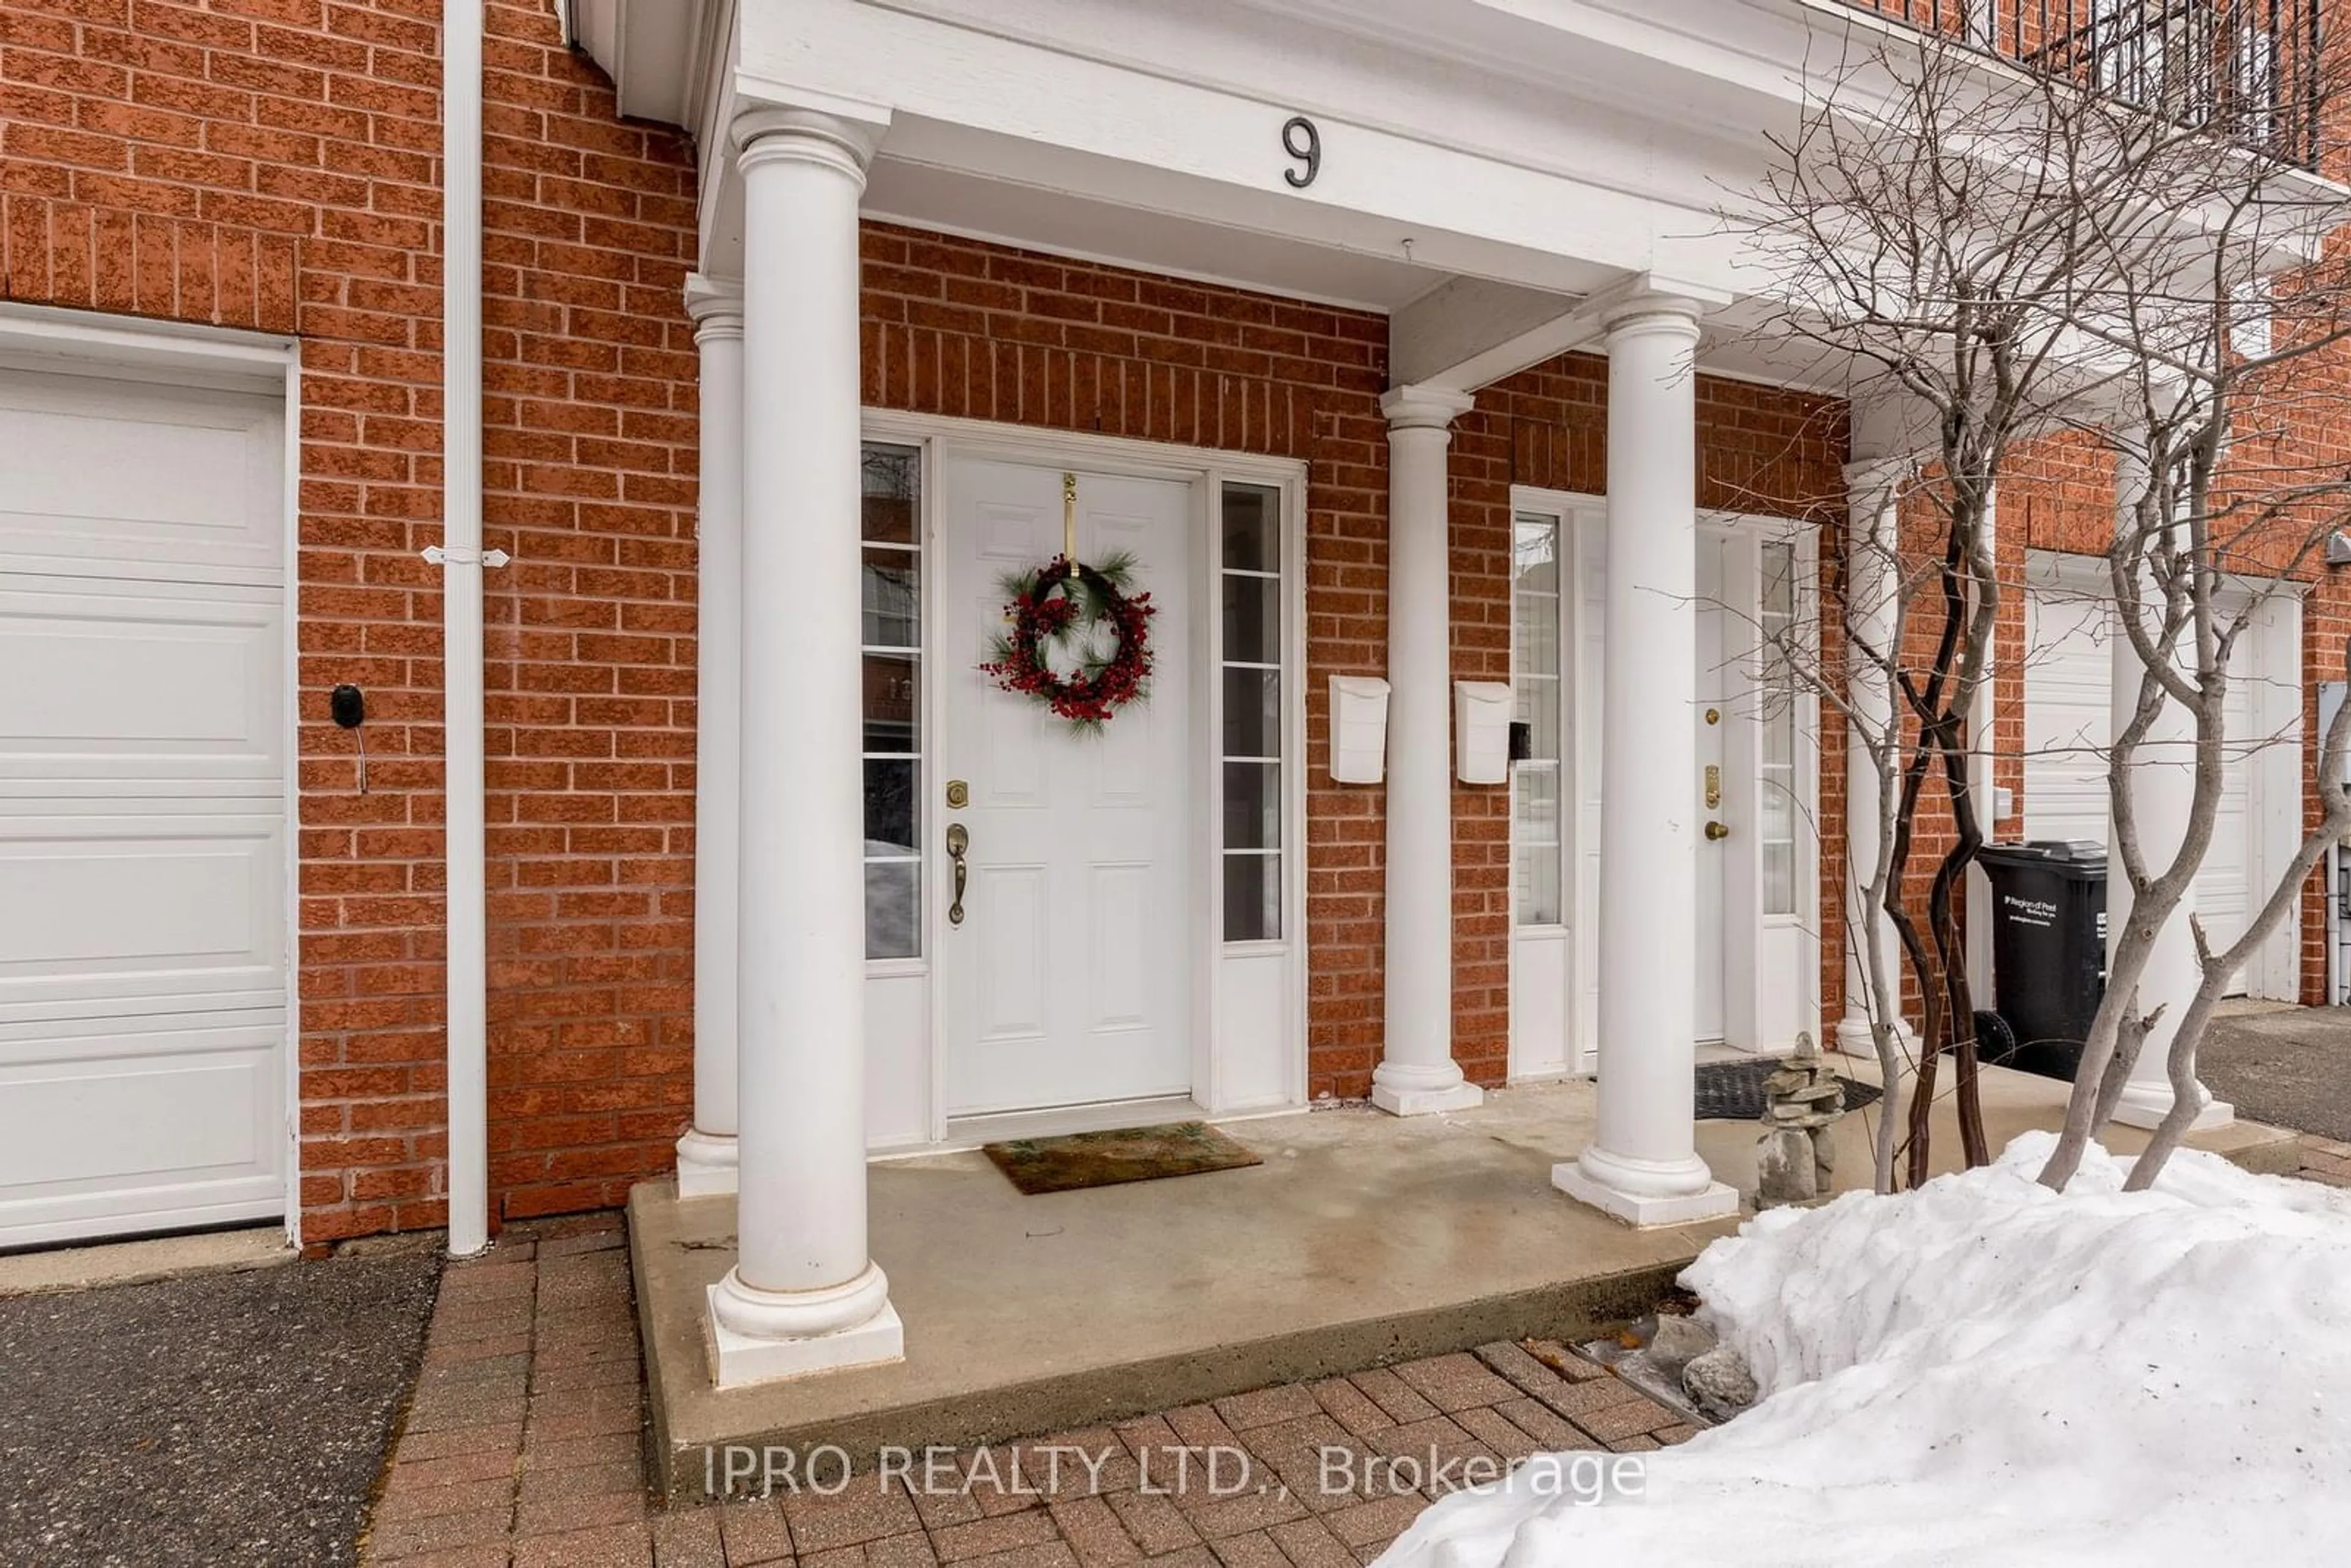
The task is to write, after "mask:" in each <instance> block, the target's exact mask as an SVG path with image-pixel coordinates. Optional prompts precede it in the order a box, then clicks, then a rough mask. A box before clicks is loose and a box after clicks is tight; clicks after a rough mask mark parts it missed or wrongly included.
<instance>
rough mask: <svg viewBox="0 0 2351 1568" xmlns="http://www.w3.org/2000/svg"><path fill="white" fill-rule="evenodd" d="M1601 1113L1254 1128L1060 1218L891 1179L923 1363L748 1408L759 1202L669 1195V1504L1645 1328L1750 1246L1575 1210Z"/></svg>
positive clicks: (996, 1177)
mask: <svg viewBox="0 0 2351 1568" xmlns="http://www.w3.org/2000/svg"><path fill="white" fill-rule="evenodd" d="M1590 1110H1591V1089H1590V1086H1589V1085H1582V1084H1578V1085H1559V1086H1550V1087H1544V1088H1537V1089H1526V1090H1513V1091H1509V1092H1499V1093H1495V1094H1491V1095H1489V1096H1488V1097H1487V1100H1486V1103H1485V1104H1483V1105H1480V1106H1479V1107H1476V1108H1474V1109H1471V1110H1468V1111H1462V1112H1456V1113H1440V1114H1437V1115H1431V1116H1424V1117H1413V1118H1398V1117H1394V1116H1390V1115H1387V1114H1385V1113H1382V1112H1378V1111H1374V1110H1372V1109H1370V1108H1368V1107H1360V1106H1351V1107H1346V1108H1342V1109H1336V1110H1330V1111H1320V1112H1311V1113H1301V1114H1297V1115H1290V1116H1280V1117H1270V1118H1265V1119H1261V1120H1255V1121H1247V1122H1237V1123H1233V1124H1229V1125H1228V1127H1227V1131H1228V1132H1230V1133H1231V1134H1233V1135H1234V1136H1235V1137H1237V1138H1238V1139H1239V1140H1240V1141H1241V1142H1243V1143H1245V1144H1247V1145H1249V1147H1251V1148H1252V1149H1255V1150H1256V1151H1257V1152H1258V1153H1259V1154H1260V1155H1263V1156H1264V1158H1265V1164H1263V1165H1261V1166H1252V1167H1249V1168H1248V1169H1243V1170H1235V1171H1219V1172H1215V1173H1212V1174H1209V1175H1206V1176H1184V1177H1180V1178H1177V1179H1175V1180H1169V1181H1154V1182H1137V1183H1134V1184H1132V1185H1130V1186H1113V1187H1099V1188H1095V1189H1093V1190H1092V1191H1085V1192H1069V1193H1055V1194H1050V1195H1047V1196H1044V1197H1022V1196H1021V1195H1020V1194H1019V1192H1017V1191H1015V1190H1014V1188H1013V1186H1012V1185H1011V1184H1010V1183H1009V1182H1008V1181H1006V1180H1005V1179H1004V1177H1003V1176H1002V1175H1001V1174H1000V1173H999V1172H998V1171H997V1169H996V1168H995V1166H992V1165H990V1164H989V1163H988V1162H987V1158H986V1157H985V1156H984V1155H979V1154H977V1153H976V1152H974V1153H968V1154H956V1155H935V1156H931V1157H926V1158H921V1159H910V1160H896V1161H884V1162H881V1163H877V1164H876V1165H874V1166H872V1248H873V1256H874V1259H875V1260H876V1261H877V1262H879V1263H880V1264H881V1265H882V1267H883V1270H886V1271H887V1272H888V1274H889V1276H890V1286H891V1297H892V1300H893V1301H894V1303H895V1304H896V1306H897V1308H898V1311H899V1313H900V1315H901V1316H902V1317H903V1318H904V1322H905V1352H906V1358H905V1360H904V1361H903V1362H901V1363H899V1364H895V1365H891V1366H880V1367H870V1368H863V1369H860V1370H856V1371H849V1372H841V1373H837V1374H832V1375H826V1376H821V1377H813V1378H807V1379H800V1380H796V1381H793V1382H789V1383H779V1384H769V1385H762V1386H754V1387H748V1388H737V1389H728V1390H725V1391H720V1390H717V1389H715V1388H713V1387H712V1386H711V1379H710V1370H709V1352H708V1348H707V1346H706V1343H705V1333H706V1331H705V1328H704V1326H703V1322H702V1311H701V1308H702V1302H703V1297H704V1291H705V1287H706V1286H707V1285H708V1284H709V1283H710V1282H711V1281H715V1280H716V1279H717V1278H718V1277H719V1276H720V1275H721V1274H722V1273H724V1272H725V1271H726V1269H727V1267H728V1266H729V1265H730V1264H731V1263H732V1262H733V1260H734V1236H733V1231H734V1225H735V1205H734V1202H733V1200H732V1199H731V1198H726V1197H701V1198H687V1199H680V1198H678V1197H676V1195H675V1191H674V1187H673V1186H672V1185H671V1184H670V1183H668V1182H665V1181H664V1182H649V1183H646V1184H644V1185H643V1186H639V1187H638V1188H637V1189H636V1191H635V1192H634V1193H632V1195H631V1197H630V1202H629V1229H630V1241H631V1251H632V1256H633V1258H634V1260H635V1267H636V1271H637V1301H638V1312H639V1316H640V1318H641V1321H642V1323H643V1331H644V1338H645V1373H646V1378H647V1382H648V1388H649V1393H650V1395H651V1405H652V1408H653V1428H654V1433H653V1435H654V1444H655V1453H656V1456H657V1462H658V1466H659V1471H660V1479H661V1483H662V1484H663V1485H664V1486H665V1487H666V1488H667V1490H669V1491H670V1492H672V1493H673V1494H674V1495H681V1496H687V1495H696V1494H699V1493H700V1492H701V1491H702V1490H703V1487H704V1473H705V1471H704V1451H705V1447H706V1446H707V1445H710V1444H713V1443H722V1442H750V1443H756V1444H784V1445H790V1446H795V1447H799V1448H810V1447H814V1446H816V1445H818V1444H821V1443H834V1444H839V1445H840V1446H841V1447H842V1448H845V1449H847V1450H849V1451H850V1452H851V1453H852V1455H857V1456H860V1457H862V1456H865V1455H870V1454H872V1452H873V1451H874V1450H876V1449H878V1448H882V1447H883V1446H885V1445H894V1444H904V1445H909V1446H919V1445H923V1444H927V1443H958V1444H960V1443H970V1442H977V1441H983V1440H990V1439H995V1438H1000V1437H1023V1436H1029V1435H1034V1434H1037V1433H1040V1432H1050V1431H1059V1430H1066V1429H1069V1428H1072V1427H1083V1426H1090V1425H1093V1424H1096V1423H1099V1422H1102V1421H1104V1420H1110V1419H1118V1418H1123V1417H1125V1416H1137V1415H1142V1414H1144V1413H1145V1412H1148V1411H1152V1410H1157V1409H1164V1408H1166V1407H1168V1406H1176V1405H1183V1404H1186V1403H1190V1402H1192V1401H1196V1400H1201V1399H1207V1398H1213V1397H1217V1396H1223V1395H1227V1394H1237V1393H1239V1392H1242V1391H1243V1390H1246V1389H1250V1388H1258V1387H1262V1386H1264V1385H1268V1384H1273V1383H1283V1382H1290V1381H1294V1380H1298V1379H1303V1378H1311V1377H1320V1376H1324V1375H1332V1374H1336V1373H1341V1372H1348V1371H1353V1370H1356V1369H1359V1368H1362V1367H1366V1366H1372V1365H1375V1364H1382V1363H1384V1362H1389V1361H1395V1360H1401V1359H1405V1358H1408V1357H1415V1356H1422V1355H1430V1354H1437V1353H1440V1352H1445V1351H1453V1350H1462V1349H1467V1348H1468V1347H1471V1346H1474V1345H1478V1344H1483V1343H1489V1342H1491V1341H1494V1340H1501V1339H1513V1338H1518V1337H1520V1336H1523V1335H1527V1334H1532V1333H1541V1334H1544V1335H1550V1336H1553V1337H1558V1336H1574V1335H1579V1334H1583V1333H1586V1332H1587V1331H1590V1330H1593V1329H1596V1328H1598V1327H1599V1326H1600V1325H1602V1324H1604V1323H1605V1322H1613V1321H1616V1320H1618V1319H1621V1318H1623V1317H1625V1316H1626V1315H1629V1314H1632V1313H1636V1312H1641V1311H1643V1310H1646V1307H1647V1306H1648V1305H1649V1304H1650V1303H1651V1302H1652V1301H1655V1300H1656V1295H1657V1293H1658V1292H1659V1291H1661V1290H1662V1289H1664V1288H1665V1287H1666V1285H1667V1283H1668V1282H1669V1281H1671V1280H1672V1278H1673V1276H1674V1275H1675V1274H1676V1273H1677V1272H1678V1271H1679V1270H1681V1269H1682V1267H1683V1266H1684V1265H1686V1264H1687V1263H1688V1261H1689V1260H1691V1259H1692V1258H1694V1257H1696V1256H1697V1255H1698V1251H1699V1249H1702V1248H1703V1247H1704V1246H1705V1245H1706V1243H1707V1242H1708V1241H1709V1240H1711V1239H1713V1238H1714V1237H1716V1236H1718V1235H1720V1234H1723V1233H1724V1232H1725V1231H1727V1230H1728V1229H1729V1228H1730V1226H1731V1222H1729V1221H1719V1222H1716V1223H1714V1224H1712V1225H1706V1226H1693V1227H1687V1228H1678V1229H1664V1230H1650V1231H1636V1230H1632V1229H1629V1228H1626V1227H1625V1226H1622V1225H1620V1224H1618V1223H1616V1222H1615V1221H1614V1220H1612V1219H1609V1218H1606V1217H1605V1216H1604V1215H1601V1214H1599V1213H1596V1212H1594V1211H1593V1210H1592V1209H1588V1208H1585V1207H1582V1206H1581V1205H1578V1204H1574V1203H1571V1202H1569V1201H1568V1200H1567V1199H1565V1198H1563V1197H1561V1196H1560V1195H1559V1194H1558V1193H1556V1192H1553V1191H1552V1187H1551V1167H1552V1163H1553V1162H1554V1161H1556V1160H1558V1159H1561V1158H1563V1157H1565V1156H1566V1155H1569V1154H1572V1153H1573V1151H1574V1150H1575V1149H1576V1148H1577V1147H1580V1146H1581V1145H1582V1143H1583V1138H1584V1137H1585V1135H1586V1134H1588V1132H1589V1130H1590V1125H1591V1120H1590Z"/></svg>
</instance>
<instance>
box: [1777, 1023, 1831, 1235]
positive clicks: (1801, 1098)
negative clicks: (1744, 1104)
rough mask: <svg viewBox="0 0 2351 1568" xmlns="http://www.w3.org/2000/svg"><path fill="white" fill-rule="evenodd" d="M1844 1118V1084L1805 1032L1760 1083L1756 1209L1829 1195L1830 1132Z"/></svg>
mask: <svg viewBox="0 0 2351 1568" xmlns="http://www.w3.org/2000/svg"><path fill="white" fill-rule="evenodd" d="M1842 1115H1844V1084H1843V1083H1841V1082H1838V1081H1837V1075H1836V1073H1835V1072H1834V1071H1833V1070H1831V1069H1830V1068H1829V1067H1828V1066H1826V1065H1825V1064H1824V1063H1823V1062H1822V1061H1821V1053H1820V1048H1819V1047H1817V1046H1815V1045H1814V1044H1813V1037H1812V1036H1811V1034H1809V1033H1803V1034H1799V1035H1797V1036H1796V1050H1795V1054H1794V1055H1792V1056H1791V1057H1789V1058H1788V1060H1787V1061H1785V1062H1783V1063H1782V1064H1781V1066H1780V1067H1779V1068H1778V1069H1777V1070H1776V1071H1773V1072H1772V1074H1771V1077H1769V1078H1767V1079H1765V1080H1764V1081H1763V1135H1762V1137H1761V1140H1760V1141H1759V1142H1760V1144H1761V1147H1760V1148H1759V1149H1758V1151H1757V1157H1756V1162H1755V1165H1756V1183H1755V1207H1758V1208H1775V1207H1779V1206H1780V1205H1782V1204H1789V1203H1811V1202H1813V1201H1814V1200H1815V1199H1818V1198H1823V1197H1827V1196H1828V1195H1829V1188H1830V1178H1831V1176H1833V1174H1834V1169H1835V1166H1836V1148H1835V1145H1834V1142H1833V1136H1834V1134H1833V1129H1834V1127H1835V1125H1836V1123H1837V1118H1838V1117H1840V1116H1842Z"/></svg>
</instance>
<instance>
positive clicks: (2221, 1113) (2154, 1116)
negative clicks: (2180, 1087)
mask: <svg viewBox="0 0 2351 1568" xmlns="http://www.w3.org/2000/svg"><path fill="white" fill-rule="evenodd" d="M2196 1092H2198V1093H2199V1094H2201V1095H2203V1096H2204V1108H2203V1109H2202V1110H2200V1111H2199V1112H2197V1113H2196V1120H2194V1121H2193V1122H2190V1123H2189V1124H2188V1130H2189V1132H2191V1133H2202V1132H2207V1131H2209V1130H2210V1129H2211V1128H2214V1127H2226V1126H2228V1125H2230V1124H2231V1123H2233V1122H2235V1121H2236V1119H2237V1108H2236V1107H2235V1106H2233V1105H2231V1104H2230V1103H2228V1102H2227V1101H2226V1100H2215V1099H2213V1098H2212V1092H2211V1091H2210V1089H2207V1088H2205V1087H2204V1085H2202V1084H2201V1083H2199V1084H2198V1085H2197V1086H2196ZM2171 1101H2172V1095H2171V1086H2170V1085H2169V1084H2168V1083H2166V1084H2149V1085H2148V1086H2147V1087H2146V1088H2145V1089H2141V1088H2140V1086H2139V1085H2137V1084H2136V1083H2126V1084H2125V1085H2123V1092H2122V1099H2121V1100H2120V1101H2119V1102H2118V1103H2116V1106H2115V1120H2116V1121H2117V1122H2120V1123H2121V1124H2123V1125H2124V1126H2126V1127H2143V1128H2145V1129H2147V1131H2148V1132H2153V1131H2154V1130H2155V1129H2156V1128H2158V1127H2159V1126H2161V1125H2162V1124H2163V1119H2164V1118H2165V1117H2166V1116H2168V1115H2169V1114H2171Z"/></svg>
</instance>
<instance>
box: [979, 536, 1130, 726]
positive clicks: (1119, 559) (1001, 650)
mask: <svg viewBox="0 0 2351 1568" xmlns="http://www.w3.org/2000/svg"><path fill="white" fill-rule="evenodd" d="M1134 573H1135V559H1134V556H1133V555H1132V554H1130V553H1128V552H1127V551H1124V550H1120V551H1117V552H1115V553H1114V554H1112V555H1110V556H1107V557H1105V558H1103V559H1102V561H1101V562H1100V563H1098V564H1096V565H1093V566H1087V565H1085V564H1084V563H1082V562H1081V563H1079V565H1078V567H1077V570H1075V571H1074V572H1073V571H1071V567H1070V559H1069V558H1068V557H1067V556H1055V557H1054V558H1053V559H1051V560H1050V561H1047V562H1046V563H1045V564H1044V565H1043V566H1042V567H1040V568H1039V569H1038V570H1035V571H1032V572H1012V573H1008V574H1007V575H1006V576H1005V578H1004V579H1003V586H1004V591H1005V593H1006V594H1007V595H1008V599H1009V602H1008V603H1007V604H1006V605H1005V607H1004V620H1005V627H1006V629H1005V630H1004V631H1003V632H998V634H997V637H996V640H995V642H994V643H993V644H992V645H991V646H990V648H989V650H988V653H989V659H988V662H987V663H986V664H982V665H980V667H979V669H980V673H981V674H984V675H987V676H989V677H990V678H992V679H993V680H994V681H995V682H996V684H997V685H998V687H1000V688H1001V689H1003V690H1005V691H1008V692H1018V693H1020V694H1021V695H1026V696H1030V697H1034V698H1036V699H1037V700H1038V701H1039V702H1041V703H1043V704H1044V705H1045V706H1047V707H1049V708H1050V709H1051V710H1052V711H1053V712H1054V714H1056V715H1057V716H1060V717H1061V718H1065V719H1067V720H1069V721H1070V722H1071V724H1073V725H1075V726H1077V727H1079V728H1080V729H1099V728H1101V727H1102V726H1103V725H1104V724H1107V723H1108V722H1109V721H1110V718H1111V716H1112V715H1113V714H1115V713H1116V712H1117V711H1118V710H1119V709H1120V708H1123V707H1124V706H1126V705H1127V704H1129V703H1132V702H1140V701H1141V700H1143V699H1144V697H1145V696H1147V695H1149V692H1150V684H1151V664H1152V655H1151V633H1150V625H1151V617H1152V616H1153V615H1155V614H1156V613H1157V609H1156V607H1155V606H1154V605H1153V604H1152V602H1151V595H1150V594H1148V593H1134V592H1133V591H1132V590H1133V588H1134ZM1105 624H1107V625H1109V626H1110V627H1111V628H1112V629H1113V630H1114V631H1115V632H1117V634H1118V641H1117V644H1116V646H1115V648H1114V649H1113V651H1112V652H1110V653H1102V652H1100V651H1098V649H1097V648H1096V645H1095V643H1096V639H1095V636H1094V632H1095V630H1096V628H1098V627H1101V626H1102V625H1105ZM1048 653H1062V654H1063V655H1064V656H1065V659H1066V661H1067V662H1071V663H1074V664H1076V666H1077V673H1076V674H1070V675H1064V674H1060V673H1059V672H1057V671H1056V670H1055V669H1054V668H1053V666H1052V664H1051V662H1050V660H1049V659H1048V657H1047V654H1048Z"/></svg>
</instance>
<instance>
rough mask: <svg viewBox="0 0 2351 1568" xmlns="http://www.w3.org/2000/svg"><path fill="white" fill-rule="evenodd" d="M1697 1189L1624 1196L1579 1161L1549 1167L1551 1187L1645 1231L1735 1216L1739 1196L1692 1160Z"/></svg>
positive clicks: (1618, 1188)
mask: <svg viewBox="0 0 2351 1568" xmlns="http://www.w3.org/2000/svg"><path fill="white" fill-rule="evenodd" d="M1691 1164H1693V1165H1695V1166H1698V1171H1697V1175H1698V1179H1699V1182H1700V1183H1701V1185H1699V1186H1697V1187H1695V1188H1692V1189H1690V1190H1688V1191H1684V1192H1664V1193H1657V1192H1627V1191H1625V1189H1624V1188H1623V1187H1620V1186H1615V1185H1614V1184H1612V1183H1609V1182H1605V1181H1602V1180H1600V1179H1599V1178H1597V1177H1595V1176H1593V1174H1592V1173H1591V1172H1590V1171H1587V1170H1585V1169H1584V1168H1583V1161H1582V1160H1562V1161H1561V1162H1560V1163H1559V1164H1558V1165H1555V1166H1552V1167H1551V1185H1552V1186H1555V1187H1557V1188H1559V1190H1560V1191H1562V1192H1563V1193H1565V1194H1567V1196H1568V1197H1572V1198H1573V1199H1575V1201H1576V1202H1578V1203H1583V1204H1589V1205H1590V1206H1591V1207H1593V1208H1596V1209H1598V1210H1600V1212H1601V1213H1603V1214H1607V1215H1613V1216H1614V1217H1615V1218H1618V1219H1621V1220H1623V1221H1624V1222H1625V1224H1627V1225H1631V1226H1635V1227H1638V1228H1647V1227H1650V1226H1657V1225H1694V1224H1696V1223H1697V1222H1698V1221H1699V1220H1702V1219H1722V1218H1728V1217H1729V1216H1730V1215H1734V1214H1737V1213H1738V1212H1739V1193H1738V1190H1737V1189H1736V1188H1734V1187H1729V1186H1724V1185H1723V1184H1722V1183H1721V1182H1719V1181H1717V1180H1715V1179H1714V1175H1713V1173H1712V1172H1710V1171H1708V1169H1707V1168H1706V1166H1705V1164H1704V1163H1703V1162H1701V1161H1698V1160H1697V1159H1696V1158H1695V1157H1693V1159H1692V1160H1691Z"/></svg>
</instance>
